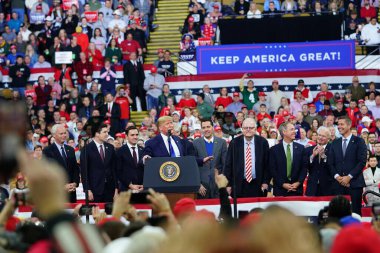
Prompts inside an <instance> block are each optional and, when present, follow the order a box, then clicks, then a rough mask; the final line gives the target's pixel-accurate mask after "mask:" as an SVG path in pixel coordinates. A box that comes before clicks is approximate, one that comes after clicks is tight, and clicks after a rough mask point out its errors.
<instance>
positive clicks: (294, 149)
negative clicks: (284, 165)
mask: <svg viewBox="0 0 380 253" xmlns="http://www.w3.org/2000/svg"><path fill="white" fill-rule="evenodd" d="M298 152H299V148H298V147H297V145H296V144H295V142H293V157H292V172H291V178H292V179H293V173H294V172H295V169H294V168H295V167H296V166H295V164H296V159H297V158H298V157H299V156H298Z"/></svg>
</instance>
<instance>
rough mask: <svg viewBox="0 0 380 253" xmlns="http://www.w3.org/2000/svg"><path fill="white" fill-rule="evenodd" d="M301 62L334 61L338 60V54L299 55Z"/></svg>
mask: <svg viewBox="0 0 380 253" xmlns="http://www.w3.org/2000/svg"><path fill="white" fill-rule="evenodd" d="M300 60H301V61H303V62H304V61H336V60H340V52H327V53H308V54H306V53H305V54H301V55H300Z"/></svg>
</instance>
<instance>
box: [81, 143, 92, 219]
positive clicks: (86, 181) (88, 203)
mask: <svg viewBox="0 0 380 253" xmlns="http://www.w3.org/2000/svg"><path fill="white" fill-rule="evenodd" d="M87 145H88V140H87V143H86V145H85V146H84V147H83V152H84V157H85V161H86V162H85V163H84V168H83V170H84V171H85V175H86V177H85V179H84V182H83V178H82V183H83V184H85V185H84V186H83V189H85V191H84V196H85V204H86V207H89V206H90V201H89V199H88V166H87V159H88V158H87ZM85 210H87V208H86V209H85ZM86 223H87V224H89V223H90V214H89V213H88V212H87V211H86Z"/></svg>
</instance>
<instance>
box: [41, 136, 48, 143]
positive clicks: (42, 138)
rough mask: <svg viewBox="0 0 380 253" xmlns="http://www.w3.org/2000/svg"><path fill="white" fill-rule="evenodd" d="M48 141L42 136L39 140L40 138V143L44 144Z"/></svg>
mask: <svg viewBox="0 0 380 253" xmlns="http://www.w3.org/2000/svg"><path fill="white" fill-rule="evenodd" d="M48 141H49V139H48V138H47V137H46V136H42V137H41V138H40V143H46V142H48Z"/></svg>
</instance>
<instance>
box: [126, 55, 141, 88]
mask: <svg viewBox="0 0 380 253" xmlns="http://www.w3.org/2000/svg"><path fill="white" fill-rule="evenodd" d="M123 74H124V83H125V84H130V88H131V91H132V89H136V87H140V88H141V89H143V90H144V80H145V73H144V68H143V66H142V64H141V62H137V69H135V67H134V66H133V64H132V63H131V62H130V61H128V62H127V63H126V64H125V65H124V67H123Z"/></svg>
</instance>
